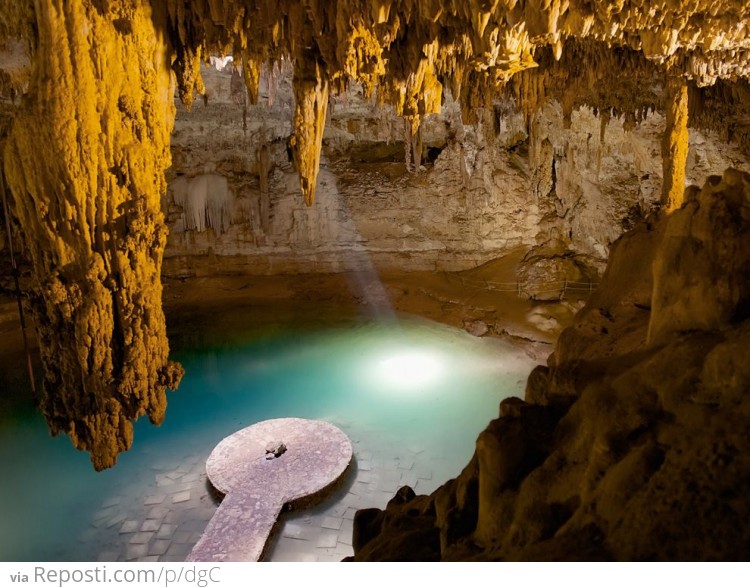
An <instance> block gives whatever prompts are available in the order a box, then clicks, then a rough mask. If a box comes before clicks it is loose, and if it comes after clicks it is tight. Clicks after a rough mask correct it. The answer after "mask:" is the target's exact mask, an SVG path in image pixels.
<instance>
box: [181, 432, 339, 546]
mask: <svg viewBox="0 0 750 588" xmlns="http://www.w3.org/2000/svg"><path fill="white" fill-rule="evenodd" d="M279 444H283V445H284V447H285V451H283V453H278V456H276V455H277V454H275V453H269V452H268V451H267V450H269V449H271V448H274V447H277V446H278V445H279ZM351 459H352V445H351V442H350V441H349V439H348V437H347V436H346V435H345V434H344V433H343V432H342V431H341V430H340V429H338V428H337V427H334V426H333V425H331V424H330V423H326V422H323V421H312V420H306V419H297V418H285V419H273V420H269V421H263V422H260V423H257V424H255V425H252V426H250V427H247V428H245V429H242V430H240V431H237V432H236V433H234V434H233V435H230V436H229V437H226V438H225V439H223V440H222V441H221V442H220V443H219V444H218V445H217V446H216V447H215V448H214V450H213V451H212V452H211V455H210V456H209V458H208V461H207V462H206V473H207V475H208V478H209V480H210V481H211V484H213V486H214V487H215V488H216V489H217V490H219V491H220V492H222V493H224V494H226V496H225V497H224V500H223V501H222V503H221V505H220V506H219V508H218V510H217V511H216V514H214V516H213V518H212V519H211V520H210V521H209V523H208V526H207V527H206V530H205V531H204V533H203V535H202V536H201V538H200V540H199V541H198V543H197V544H196V545H195V547H194V548H193V551H192V552H191V553H190V555H189V556H188V561H257V560H258V559H259V558H260V556H261V554H262V552H263V547H264V546H265V544H266V540H267V539H268V536H269V534H270V533H271V529H272V528H273V525H274V523H275V522H276V518H277V517H278V514H279V512H280V511H281V509H282V507H283V506H284V505H285V504H287V503H289V502H293V501H295V500H299V499H300V498H304V497H306V496H310V495H312V494H315V493H317V492H319V491H321V490H323V489H324V488H326V487H327V486H329V485H330V484H332V483H333V482H335V481H336V480H337V479H339V478H340V477H341V475H342V474H343V473H344V472H345V471H346V468H347V466H348V465H349V463H350V462H351Z"/></svg>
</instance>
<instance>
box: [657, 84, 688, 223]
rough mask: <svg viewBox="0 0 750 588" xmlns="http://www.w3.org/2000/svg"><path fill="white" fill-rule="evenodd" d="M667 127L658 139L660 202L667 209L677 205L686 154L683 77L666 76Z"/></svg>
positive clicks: (686, 105)
mask: <svg viewBox="0 0 750 588" xmlns="http://www.w3.org/2000/svg"><path fill="white" fill-rule="evenodd" d="M665 106H666V111H667V128H666V129H665V130H664V139H663V141H662V159H663V162H664V165H663V167H664V176H663V178H664V179H663V181H662V205H663V206H664V208H665V209H666V210H667V211H672V210H676V209H678V208H680V206H682V202H683V196H684V193H685V168H686V167H687V158H688V147H689V145H688V142H689V141H688V139H689V136H688V135H689V133H688V87H687V84H686V83H685V81H684V80H682V79H679V78H675V77H672V76H670V77H669V79H668V80H667V83H666V105H665Z"/></svg>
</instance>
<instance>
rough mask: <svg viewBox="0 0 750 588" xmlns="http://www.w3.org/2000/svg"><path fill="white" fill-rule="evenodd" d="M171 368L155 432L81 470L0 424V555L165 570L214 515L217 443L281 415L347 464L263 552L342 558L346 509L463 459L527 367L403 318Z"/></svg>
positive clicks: (264, 341) (256, 343)
mask: <svg viewBox="0 0 750 588" xmlns="http://www.w3.org/2000/svg"><path fill="white" fill-rule="evenodd" d="M176 359H178V360H179V361H181V362H182V363H183V365H184V367H185V371H186V373H185V377H184V379H183V381H182V385H181V386H180V390H179V391H178V392H175V393H171V394H170V396H169V408H168V409H167V418H166V420H165V422H164V424H163V425H162V426H161V427H153V426H151V425H150V424H149V423H148V422H147V420H146V419H143V420H142V421H140V422H139V423H138V424H137V426H136V432H135V441H134V443H133V447H132V449H131V450H130V451H128V452H126V453H125V454H123V455H121V456H120V460H119V462H118V464H117V466H116V467H115V468H113V469H111V470H107V471H104V472H100V473H97V472H95V471H94V470H93V468H92V467H91V465H90V463H89V460H88V456H87V455H86V454H84V453H81V452H78V451H76V450H75V449H74V448H73V447H72V445H71V443H70V441H69V440H68V439H67V438H65V437H58V438H50V437H49V435H48V433H47V429H46V425H45V423H44V421H43V419H42V418H41V416H39V415H37V414H34V413H17V414H12V415H4V418H3V419H2V421H0V466H1V467H2V470H3V483H2V484H1V485H0V520H1V521H2V529H3V532H2V535H1V536H0V559H2V560H5V561H28V560H36V561H40V560H87V561H88V560H100V561H117V560H119V561H123V560H140V561H181V560H183V559H184V557H185V556H186V555H187V554H188V553H189V551H190V549H191V548H192V546H193V544H194V543H195V542H196V541H197V539H198V537H199V536H200V534H201V532H202V530H203V528H204V527H205V525H206V522H207V521H208V520H209V519H210V517H211V515H212V514H213V512H214V511H215V510H216V504H217V503H216V499H215V498H214V497H213V495H212V493H211V492H210V491H209V487H208V485H207V482H206V478H205V474H204V464H205V460H206V458H207V457H208V455H209V453H210V452H211V450H212V449H213V447H214V446H215V445H216V444H217V443H218V442H219V441H220V440H221V439H222V438H224V437H225V436H227V435H230V434H231V433H233V432H235V431H236V430H238V429H240V428H242V427H246V426H248V425H251V424H253V423H255V422H258V421H261V420H265V419H269V418H277V417H284V416H298V417H304V418H313V419H323V420H327V421H329V422H331V423H333V424H335V425H336V426H338V427H340V428H341V429H342V430H343V431H344V432H345V433H347V435H348V436H349V437H350V439H351V441H352V444H353V447H354V454H355V460H354V463H353V464H352V466H351V467H350V470H349V472H348V474H347V476H346V478H345V480H344V483H343V485H342V486H341V488H339V489H338V490H337V491H336V492H335V493H333V494H332V495H330V496H329V497H328V498H326V499H325V500H324V501H323V502H321V503H320V504H318V505H317V506H315V507H313V508H311V509H309V510H304V511H294V512H288V513H285V514H284V515H283V516H282V518H281V520H280V522H279V524H278V525H277V532H276V533H275V536H274V538H273V539H272V540H271V542H270V543H269V545H268V548H267V554H266V558H267V559H270V560H277V561H292V560H297V561H334V560H340V559H342V558H343V557H345V556H347V555H350V554H351V553H352V550H351V530H352V519H353V517H354V512H355V511H356V510H357V509H359V508H366V507H371V506H377V507H383V506H384V505H385V503H386V502H387V501H388V499H390V498H391V497H392V496H393V494H394V492H395V491H396V490H397V489H398V488H399V487H400V486H402V485H404V484H408V485H410V486H412V487H413V488H414V489H415V490H416V491H417V493H429V492H432V491H433V490H434V489H436V488H437V487H438V486H440V485H441V484H442V483H443V482H445V481H446V480H447V479H449V478H451V477H454V476H456V475H457V474H458V473H459V472H460V471H461V469H462V468H463V467H464V465H466V463H467V462H468V460H469V458H470V457H471V454H472V452H473V449H474V440H475V438H476V435H477V434H478V433H479V431H481V430H482V429H483V428H484V427H485V426H486V424H487V422H488V421H489V420H490V419H492V418H494V417H496V415H497V411H498V404H499V402H500V400H502V399H503V398H504V397H507V396H510V395H519V394H522V393H523V386H524V382H525V378H526V375H527V374H528V373H529V371H530V369H531V368H532V366H533V362H532V361H531V360H530V359H528V358H527V357H526V356H525V355H524V354H523V353H522V352H520V351H519V350H518V349H516V348H514V347H512V346H510V345H508V344H506V343H504V342H501V341H498V340H494V339H478V338H475V337H472V336H470V335H468V334H466V333H464V332H463V331H459V330H456V329H453V328H450V327H446V326H443V325H439V324H436V323H432V322H428V321H424V320H418V319H414V318H410V317H400V318H399V319H398V320H394V321H390V322H387V323H374V322H361V323H358V324H356V325H349V326H346V327H345V328H320V327H317V328H315V329H299V328H293V327H290V326H282V327H281V328H279V327H277V328H275V329H274V330H273V331H272V332H270V331H268V330H264V331H263V332H255V333H248V334H247V335H246V336H244V337H243V339H242V341H241V342H240V343H236V344H233V345H232V346H231V347H226V346H225V347H222V348H203V349H197V350H193V351H190V352H183V353H181V354H177V355H176Z"/></svg>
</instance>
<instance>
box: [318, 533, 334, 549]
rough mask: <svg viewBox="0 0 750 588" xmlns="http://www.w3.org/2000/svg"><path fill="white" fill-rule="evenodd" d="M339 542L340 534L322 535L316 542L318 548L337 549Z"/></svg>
mask: <svg viewBox="0 0 750 588" xmlns="http://www.w3.org/2000/svg"><path fill="white" fill-rule="evenodd" d="M338 541H339V535H338V533H329V532H324V533H321V534H320V536H319V537H318V540H317V541H316V542H315V546H316V547H336V544H337V543H338Z"/></svg>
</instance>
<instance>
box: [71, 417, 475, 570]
mask: <svg viewBox="0 0 750 588" xmlns="http://www.w3.org/2000/svg"><path fill="white" fill-rule="evenodd" d="M331 422H334V421H333V420H332V421H331ZM334 424H336V425H337V426H339V427H341V428H342V430H344V431H345V432H346V433H347V434H348V435H349V437H350V439H351V441H352V446H353V448H354V459H353V462H352V464H351V466H350V468H349V470H348V472H347V474H345V477H344V480H343V482H342V484H341V486H340V487H339V488H338V489H336V490H335V491H334V492H333V493H332V494H331V495H329V496H328V497H326V498H325V499H323V501H322V502H320V503H319V504H317V505H315V506H312V507H310V508H307V509H304V510H296V511H287V512H283V513H282V515H281V516H280V518H279V521H278V523H277V525H276V528H275V530H274V534H273V536H272V538H271V539H270V540H269V542H268V544H267V546H266V551H265V555H264V559H266V560H269V561H340V560H341V559H343V558H344V557H346V556H349V555H352V553H353V551H352V546H351V545H352V525H353V519H354V513H355V512H356V511H357V510H358V509H361V508H370V507H378V508H382V507H384V506H385V504H386V503H387V502H388V500H390V499H391V498H392V497H393V495H394V494H395V492H396V490H398V488H399V487H401V486H403V485H409V486H411V487H412V488H414V490H415V491H416V492H417V493H418V494H427V493H430V492H432V491H433V490H435V489H436V488H437V487H438V486H440V485H441V484H442V483H443V482H444V481H446V480H447V479H449V478H451V477H454V476H456V475H458V473H459V472H460V470H461V468H462V467H463V466H464V465H465V464H466V463H467V462H468V459H469V456H461V457H459V458H456V457H455V456H448V457H446V455H444V454H443V452H442V451H440V450H436V449H435V447H423V446H420V445H418V444H417V443H416V442H413V441H411V440H409V439H404V438H389V437H388V436H387V435H384V434H383V432H382V431H377V430H367V431H362V430H361V428H358V430H357V431H358V432H357V433H352V432H351V430H352V427H351V426H350V425H349V426H348V425H347V424H346V423H341V422H334ZM212 449H213V448H212V447H208V448H206V451H205V452H204V453H199V452H195V453H192V454H190V455H189V456H188V457H187V458H181V459H180V464H179V466H177V467H176V468H175V467H174V465H172V466H170V465H169V464H168V463H159V462H156V463H154V464H153V465H152V466H151V469H150V470H149V471H146V472H141V475H140V477H139V478H138V479H134V480H133V481H132V483H131V484H130V485H129V486H127V487H123V488H121V489H120V492H119V493H118V494H117V495H115V496H112V497H110V498H108V499H107V500H106V501H104V502H103V503H102V504H101V505H100V507H99V509H98V510H97V512H96V513H95V514H94V515H93V518H92V521H91V525H90V526H89V528H88V529H87V530H86V531H85V532H84V533H83V534H82V535H81V536H80V537H78V541H80V542H81V543H83V544H84V545H85V546H89V549H90V550H91V551H92V553H91V555H92V557H91V559H94V560H98V561H170V562H171V561H184V559H185V557H186V556H187V555H188V554H189V553H190V551H191V549H192V548H193V546H194V545H195V543H196V542H197V541H198V539H199V538H200V536H201V533H202V532H203V530H204V528H205V527H206V524H207V523H208V521H209V519H210V518H211V517H212V515H213V514H214V512H215V511H216V508H217V505H218V500H217V498H216V497H215V495H214V493H213V492H212V490H211V488H210V484H209V483H208V482H207V479H206V474H205V462H206V459H207V457H208V455H209V454H210V452H211V450H212Z"/></svg>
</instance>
